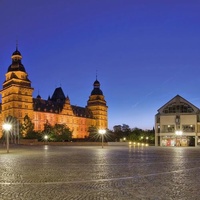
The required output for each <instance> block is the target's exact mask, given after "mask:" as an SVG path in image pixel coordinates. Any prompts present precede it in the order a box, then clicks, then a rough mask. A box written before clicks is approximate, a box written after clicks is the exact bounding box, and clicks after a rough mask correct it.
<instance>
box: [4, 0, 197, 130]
mask: <svg viewBox="0 0 200 200" xmlns="http://www.w3.org/2000/svg"><path fill="white" fill-rule="evenodd" d="M16 40H18V49H19V51H20V52H21V54H22V56H23V59H22V63H23V65H24V66H25V69H26V71H27V73H28V74H29V79H30V80H31V81H32V87H33V88H34V93H33V96H34V97H36V96H37V95H38V93H39V94H40V96H41V97H42V98H43V99H47V98H48V96H49V95H50V96H51V95H52V94H53V92H54V90H55V88H56V87H60V86H61V87H62V89H63V91H64V93H65V95H66V96H67V95H68V96H69V98H70V101H71V104H73V105H78V106H83V107H85V106H86V104H87V100H88V98H89V95H90V93H91V91H92V89H93V82H94V81H95V80H96V73H97V76H98V80H99V81H100V83H101V89H102V91H103V93H104V96H105V99H106V101H107V105H108V119H109V129H112V128H113V126H114V125H119V124H128V125H129V126H130V127H131V128H134V127H138V128H142V129H152V128H153V126H154V118H155V114H156V113H157V110H158V109H159V108H160V107H161V106H163V105H164V104H165V103H167V102H168V101H169V100H171V99H172V98H173V97H174V96H176V95H177V94H179V95H180V96H182V97H183V98H185V99H187V100H188V101H189V102H191V103H192V104H194V105H195V106H197V107H200V1H199V0H17V1H15V0H0V82H1V83H3V81H4V80H5V73H6V72H7V69H8V66H9V65H10V64H11V55H12V53H13V52H14V51H15V49H16Z"/></svg>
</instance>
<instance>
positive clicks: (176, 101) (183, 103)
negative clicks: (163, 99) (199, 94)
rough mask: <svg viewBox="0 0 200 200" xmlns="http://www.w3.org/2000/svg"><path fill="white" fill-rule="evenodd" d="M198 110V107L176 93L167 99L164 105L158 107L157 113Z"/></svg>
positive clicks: (193, 111)
mask: <svg viewBox="0 0 200 200" xmlns="http://www.w3.org/2000/svg"><path fill="white" fill-rule="evenodd" d="M197 112H199V108H197V107H196V106H194V105H193V104H192V103H190V102H189V101H187V100H186V99H184V98H183V97H181V96H180V95H176V96H175V97H174V98H172V99H171V100H170V101H168V102H167V103H166V104H165V105H163V106H162V107H161V108H159V109H158V113H160V114H161V113H197Z"/></svg>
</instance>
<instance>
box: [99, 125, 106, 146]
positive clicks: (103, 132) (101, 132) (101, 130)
mask: <svg viewBox="0 0 200 200" xmlns="http://www.w3.org/2000/svg"><path fill="white" fill-rule="evenodd" d="M99 133H100V134H101V138H102V142H101V146H102V148H103V136H104V134H105V133H106V130H105V129H100V130H99Z"/></svg>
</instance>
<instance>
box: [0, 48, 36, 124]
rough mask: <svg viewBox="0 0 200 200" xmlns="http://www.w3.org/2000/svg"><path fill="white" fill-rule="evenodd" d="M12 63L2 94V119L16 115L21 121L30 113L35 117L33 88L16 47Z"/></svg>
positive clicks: (30, 115) (31, 116)
mask: <svg viewBox="0 0 200 200" xmlns="http://www.w3.org/2000/svg"><path fill="white" fill-rule="evenodd" d="M11 58H12V64H11V65H10V66H9V67H8V71H7V73H6V74H5V76H6V80H5V81H4V83H3V89H2V90H1V91H0V92H1V95H2V121H4V120H5V118H6V117H8V116H12V117H16V118H17V119H18V120H19V121H20V122H21V121H22V120H23V119H24V117H25V116H26V115H28V116H29V117H30V118H31V119H33V97H32V93H33V88H32V87H31V81H30V80H29V79H28V74H27V73H26V70H25V68H24V66H23V64H22V62H21V60H22V56H21V53H20V52H19V51H18V48H17V47H16V51H15V52H14V53H13V54H12V56H11Z"/></svg>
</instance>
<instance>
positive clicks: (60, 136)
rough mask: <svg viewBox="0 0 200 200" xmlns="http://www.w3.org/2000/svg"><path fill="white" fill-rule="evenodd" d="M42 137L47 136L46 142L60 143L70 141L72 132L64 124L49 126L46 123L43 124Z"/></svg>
mask: <svg viewBox="0 0 200 200" xmlns="http://www.w3.org/2000/svg"><path fill="white" fill-rule="evenodd" d="M42 135H43V136H44V135H47V136H48V140H50V141H55V142H61V141H70V140H71V138H72V131H70V129H69V127H68V126H67V125H66V124H55V125H54V126H51V124H49V123H48V121H47V122H46V123H45V124H44V130H43V131H42Z"/></svg>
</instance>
